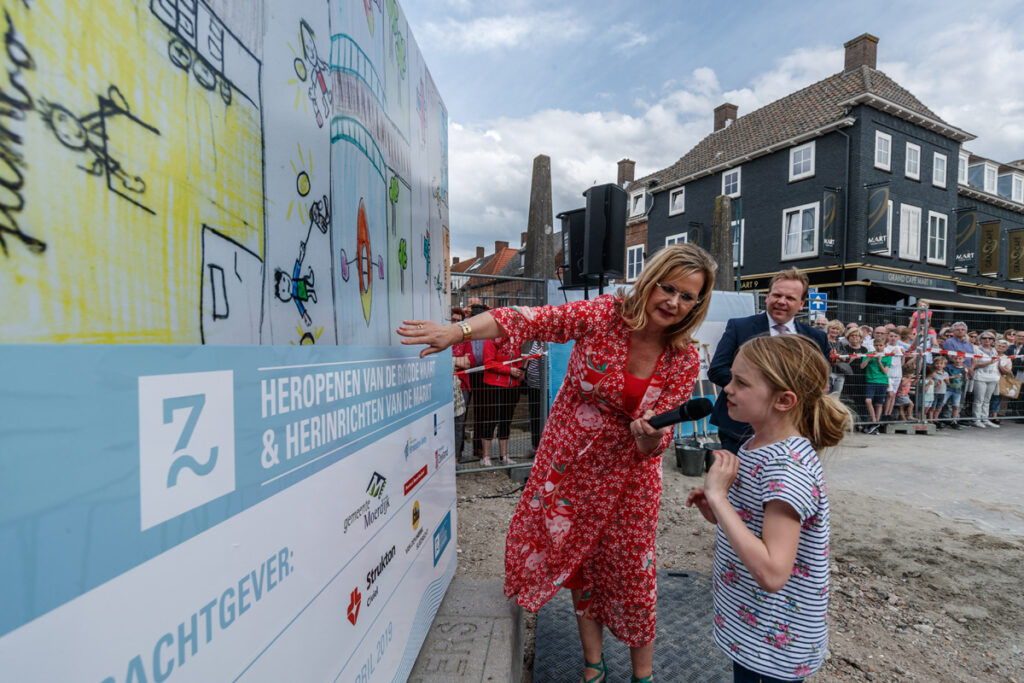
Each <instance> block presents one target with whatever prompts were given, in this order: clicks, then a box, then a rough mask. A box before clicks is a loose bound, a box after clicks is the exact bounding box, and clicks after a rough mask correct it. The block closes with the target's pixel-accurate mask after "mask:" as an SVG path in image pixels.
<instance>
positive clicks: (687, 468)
mask: <svg viewBox="0 0 1024 683" xmlns="http://www.w3.org/2000/svg"><path fill="white" fill-rule="evenodd" d="M675 445H676V466H678V467H679V469H680V470H681V471H682V473H683V474H684V475H686V476H687V477H699V476H700V475H702V474H703V473H704V457H705V455H704V451H705V449H704V447H703V446H701V445H700V444H698V443H695V442H692V441H683V440H677V441H676V442H675Z"/></svg>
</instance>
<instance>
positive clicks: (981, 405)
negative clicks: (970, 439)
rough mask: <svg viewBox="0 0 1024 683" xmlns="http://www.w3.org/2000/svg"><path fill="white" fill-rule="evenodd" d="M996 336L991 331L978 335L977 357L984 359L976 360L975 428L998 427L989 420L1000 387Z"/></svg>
mask: <svg viewBox="0 0 1024 683" xmlns="http://www.w3.org/2000/svg"><path fill="white" fill-rule="evenodd" d="M995 340H996V335H995V333H994V332H992V331H991V330H985V331H984V332H982V333H981V334H980V335H978V342H979V343H980V344H981V345H980V346H978V347H977V348H976V349H975V351H976V352H977V355H979V356H984V358H975V359H974V426H975V427H982V428H984V427H996V428H998V427H999V425H997V424H996V423H995V422H992V420H990V419H989V414H988V410H989V402H990V401H991V400H992V395H993V394H994V393H995V390H996V387H997V386H998V385H999V367H998V366H997V365H996V355H997V354H996V350H995V349H994V348H992V342H994V341H995Z"/></svg>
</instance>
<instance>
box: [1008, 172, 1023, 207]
mask: <svg viewBox="0 0 1024 683" xmlns="http://www.w3.org/2000/svg"><path fill="white" fill-rule="evenodd" d="M1010 199H1012V200H1013V201H1015V202H1017V203H1018V204H1024V176H1022V175H1017V174H1016V173H1014V174H1013V185H1012V187H1011V190H1010Z"/></svg>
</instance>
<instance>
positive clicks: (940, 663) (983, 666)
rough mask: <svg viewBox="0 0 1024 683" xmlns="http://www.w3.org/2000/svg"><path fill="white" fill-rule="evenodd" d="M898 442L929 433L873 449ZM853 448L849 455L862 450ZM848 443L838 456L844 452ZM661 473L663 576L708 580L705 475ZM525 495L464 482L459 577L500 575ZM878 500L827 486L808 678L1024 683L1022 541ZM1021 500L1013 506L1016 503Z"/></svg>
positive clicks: (853, 487)
mask: <svg viewBox="0 0 1024 683" xmlns="http://www.w3.org/2000/svg"><path fill="white" fill-rule="evenodd" d="M1011 430H1013V431H1016V432H1019V433H1018V434H1016V436H1014V435H1012V434H1010V433H1009V432H1011ZM1003 431H1004V432H1006V433H1005V434H1003V435H1002V438H1003V439H1004V440H1005V441H1007V442H1010V441H1011V440H1012V439H1014V438H1016V439H1017V441H1015V442H1014V443H1019V437H1021V436H1024V425H1016V426H1014V427H1011V429H1006V430H1003ZM979 436H980V433H979ZM901 438H902V439H919V438H924V437H918V436H908V435H902V436H890V437H884V439H885V440H882V441H878V442H877V443H878V444H896V446H897V447H898V444H899V443H900V441H899V439H901ZM928 438H932V439H935V440H934V441H931V442H928V447H929V448H942V443H943V442H941V441H940V440H939V439H941V437H939V436H936V437H928ZM961 438H964V437H961ZM886 440H891V441H886ZM975 440H976V439H975ZM851 442H852V446H851V448H858V447H859V448H864V447H865V446H864V445H863V442H860V443H859V444H858V442H857V441H856V440H854V439H851ZM903 443H910V442H903ZM844 448H845V447H840V448H839V449H837V450H838V452H839V455H838V457H840V458H842V457H844V456H843V453H842V451H843V450H844ZM1012 450H1013V452H1014V453H1018V452H1019V451H1020V450H1022V449H1019V446H1016V445H1014V446H1013V447H1012ZM1015 457H1019V458H1022V459H1024V455H1016V456H1015ZM825 462H826V476H828V474H827V473H828V470H829V466H828V460H827V459H826V461H825ZM663 467H664V491H663V496H662V503H661V513H660V519H659V536H658V565H659V569H692V570H696V571H701V572H706V573H709V574H710V573H711V557H712V553H713V544H714V527H712V526H711V525H710V524H708V523H706V522H705V521H704V519H703V518H702V517H701V516H700V514H699V513H698V512H696V510H694V509H690V508H686V507H684V502H685V500H686V496H687V494H688V493H689V492H690V491H691V490H692V489H693V488H695V487H697V486H700V485H701V483H702V480H701V479H699V478H696V477H686V476H683V475H682V474H681V473H680V472H679V470H678V469H677V468H676V466H675V458H674V456H670V455H669V453H666V454H665V456H664V461H663ZM875 474H877V473H875ZM1017 481H1018V482H1024V479H1020V478H1018V479H1017ZM955 485H956V482H955V481H949V482H947V486H949V487H952V488H955ZM844 487H846V488H844ZM519 488H520V486H519V485H518V484H516V483H515V482H513V481H512V480H510V479H509V477H508V476H507V474H506V473H505V472H479V473H468V474H463V475H460V476H459V477H458V479H457V493H458V498H459V502H458V506H459V528H458V544H459V550H458V552H459V568H458V573H459V575H460V576H465V577H472V578H501V577H502V576H503V572H504V564H503V562H504V560H503V555H504V541H505V531H506V530H507V528H508V523H509V520H510V519H511V516H512V512H513V510H514V508H515V504H516V502H517V500H518V495H519ZM1018 490H1019V489H1018ZM875 493H876V491H875V489H874V488H872V487H869V488H868V490H858V486H857V481H856V480H855V479H852V478H850V477H843V478H842V485H841V486H839V485H837V482H835V481H832V482H830V490H829V496H830V502H831V505H832V599H831V603H830V621H831V635H830V638H831V642H830V656H829V658H828V660H827V661H826V664H825V666H824V667H823V668H822V670H821V671H820V672H819V673H817V674H815V675H814V676H813V677H811V678H810V679H809V680H811V681H1002V682H1004V683H1005V682H1014V683H1024V629H1022V628H1021V626H1020V621H1019V619H1020V618H1021V614H1022V613H1024V561H1022V560H1024V552H1022V551H1024V538H1022V537H1021V536H1018V535H1014V534H997V533H986V532H983V531H982V530H981V529H980V528H979V526H977V525H975V524H967V523H964V522H958V521H954V520H952V519H949V518H946V517H941V516H939V515H938V514H936V513H934V512H932V511H930V510H928V509H925V508H924V507H922V506H914V505H910V504H906V503H903V502H900V500H898V499H894V498H892V497H885V496H878V495H873V494H875ZM1019 500H1020V498H1017V500H1013V501H1006V503H1008V504H1012V506H1016V505H1017V503H1018V501H1019ZM982 526H984V525H982ZM525 614H526V617H527V618H526V626H527V648H526V655H525V656H526V662H525V664H526V666H525V671H526V673H525V675H524V683H526V682H528V681H531V680H532V662H533V633H534V632H535V626H536V617H535V616H534V615H532V614H530V613H529V612H526V613H525ZM655 647H657V644H655Z"/></svg>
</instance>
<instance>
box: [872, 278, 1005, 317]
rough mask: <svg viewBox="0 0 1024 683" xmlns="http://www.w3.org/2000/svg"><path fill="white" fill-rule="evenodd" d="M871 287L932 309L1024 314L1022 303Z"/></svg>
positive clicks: (918, 289) (889, 286) (899, 287)
mask: <svg viewBox="0 0 1024 683" xmlns="http://www.w3.org/2000/svg"><path fill="white" fill-rule="evenodd" d="M871 286H872V287H882V288H884V289H888V290H891V291H893V292H896V293H898V294H903V295H905V296H912V297H914V298H916V299H919V300H923V301H927V302H928V305H929V306H931V307H932V308H935V307H940V308H956V309H961V310H967V311H989V312H990V313H1024V301H1014V300H1012V299H995V298H992V297H987V296H971V295H970V294H961V293H959V292H947V291H942V290H938V289H925V288H923V287H906V286H904V285H892V284H889V283H888V282H884V283H883V282H872V283H871Z"/></svg>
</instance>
